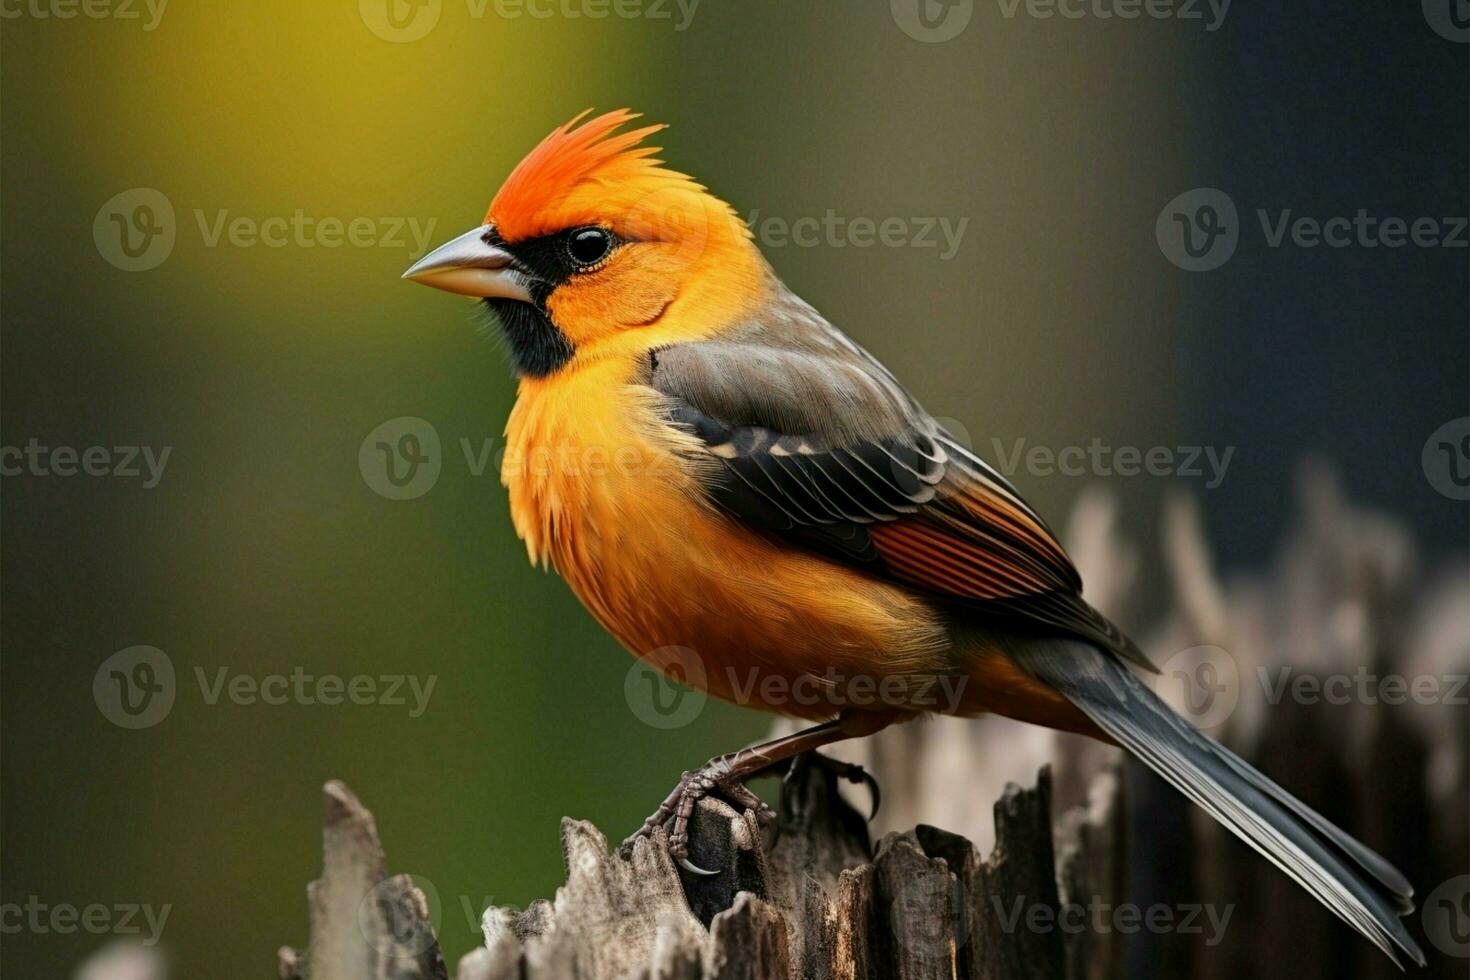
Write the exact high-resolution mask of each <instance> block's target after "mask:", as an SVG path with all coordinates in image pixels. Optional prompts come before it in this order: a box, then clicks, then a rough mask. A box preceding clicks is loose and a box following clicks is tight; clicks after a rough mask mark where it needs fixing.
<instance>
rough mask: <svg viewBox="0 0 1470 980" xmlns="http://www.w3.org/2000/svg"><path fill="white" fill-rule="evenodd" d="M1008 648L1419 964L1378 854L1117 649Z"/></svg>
mask: <svg viewBox="0 0 1470 980" xmlns="http://www.w3.org/2000/svg"><path fill="white" fill-rule="evenodd" d="M1012 655H1013V656H1014V657H1015V659H1016V661H1017V662H1018V663H1019V664H1021V666H1022V667H1024V668H1025V669H1026V670H1028V671H1030V672H1031V673H1032V674H1033V675H1034V676H1036V677H1037V678H1038V679H1040V680H1042V681H1045V682H1046V683H1047V684H1050V685H1051V686H1052V687H1054V688H1056V689H1057V690H1058V691H1060V692H1061V693H1062V694H1063V695H1064V696H1065V697H1066V698H1067V700H1069V701H1071V702H1072V703H1073V704H1075V705H1076V706H1077V707H1078V708H1080V709H1081V710H1082V712H1083V713H1084V714H1086V715H1087V716H1088V717H1089V718H1091V719H1092V720H1093V721H1094V722H1096V723H1097V725H1098V727H1099V728H1101V729H1102V730H1103V731H1105V732H1107V733H1108V734H1109V735H1110V736H1112V737H1113V739H1114V740H1116V741H1117V742H1118V744H1119V745H1122V746H1123V747H1124V748H1126V749H1128V750H1129V751H1130V752H1132V753H1133V754H1134V755H1136V756H1138V758H1139V759H1141V760H1142V761H1143V762H1144V763H1145V764H1147V765H1148V767H1149V768H1150V769H1152V770H1153V771H1154V772H1156V773H1158V774H1159V775H1160V776H1162V777H1163V778H1164V779H1166V780H1168V781H1169V782H1170V783H1171V784H1173V786H1174V787H1175V788H1176V789H1178V790H1179V791H1180V792H1181V793H1183V794H1184V795H1185V796H1187V797H1189V798H1190V799H1191V800H1193V801H1194V802H1195V803H1197V804H1199V805H1200V806H1201V807H1203V808H1204V810H1205V811H1206V812H1207V813H1209V814H1210V816H1212V817H1214V818H1215V819H1216V820H1218V821H1220V822H1221V823H1222V824H1224V825H1225V826H1226V827H1228V828H1229V829H1230V831H1231V832H1232V833H1234V834H1235V835H1236V836H1238V837H1240V838H1241V839H1242V840H1244V841H1245V842H1246V843H1247V844H1249V845H1250V846H1251V847H1253V848H1255V849H1256V850H1257V851H1259V852H1260V853H1262V854H1264V855H1265V856H1266V857H1267V858H1269V859H1270V860H1271V862H1272V863H1273V864H1275V865H1276V866H1277V867H1278V868H1280V869H1281V870H1282V871H1285V872H1286V873H1287V874H1288V875H1290V876H1291V878H1292V879H1293V880H1295V881H1296V882H1297V883H1298V884H1300V885H1301V886H1302V887H1303V888H1305V889H1306V890H1307V891H1309V892H1311V893H1312V895H1313V896H1314V897H1315V898H1316V899H1317V900H1318V901H1319V902H1321V903H1322V904H1323V905H1325V906H1327V907H1328V908H1329V909H1331V910H1332V911H1333V912H1335V913H1336V914H1337V915H1338V916H1339V917H1341V918H1342V920H1343V921H1345V922H1346V923H1347V924H1348V925H1350V926H1352V927H1353V928H1354V929H1356V930H1358V931H1359V932H1361V933H1362V934H1363V935H1364V936H1366V937H1367V938H1368V939H1369V940H1371V941H1372V942H1373V943H1374V945H1376V946H1377V947H1378V948H1379V949H1381V950H1383V951H1384V952H1385V953H1387V954H1388V955H1389V957H1390V958H1392V959H1393V961H1394V963H1396V964H1398V965H1399V966H1400V967H1402V966H1403V963H1402V961H1401V960H1400V959H1399V955H1398V952H1399V951H1400V950H1401V951H1402V952H1403V953H1404V954H1405V955H1407V956H1408V957H1409V959H1411V960H1413V961H1414V962H1415V963H1417V964H1418V965H1420V966H1423V965H1424V954H1423V952H1421V951H1420V949H1419V947H1418V945H1417V944H1416V943H1415V942H1414V940H1413V939H1412V938H1411V937H1410V936H1409V934H1408V932H1407V931H1406V930H1405V929H1404V927H1403V924H1402V923H1401V922H1399V916H1400V915H1404V914H1407V913H1409V912H1411V911H1413V901H1412V899H1413V895H1414V891H1413V889H1412V888H1411V887H1410V886H1409V882H1408V881H1407V880H1406V879H1405V878H1404V876H1403V875H1402V874H1400V873H1399V872H1398V870H1397V869H1395V868H1394V867H1393V865H1391V864H1389V863H1388V862H1387V861H1386V860H1384V859H1383V858H1382V857H1381V856H1380V855H1378V854H1376V853H1374V852H1373V851H1371V850H1369V849H1368V848H1367V847H1365V846H1363V845H1362V844H1361V843H1359V842H1358V841H1356V840H1354V839H1353V838H1352V837H1350V836H1348V834H1347V833H1345V832H1344V831H1343V830H1341V829H1340V828H1338V827H1335V826H1333V825H1332V824H1331V823H1330V822H1328V820H1327V819H1326V818H1325V817H1323V816H1322V815H1321V814H1319V813H1317V812H1316V811H1314V810H1313V809H1312V808H1311V807H1309V806H1307V805H1306V804H1305V803H1303V802H1301V801H1300V800H1298V799H1297V798H1296V797H1294V796H1292V795H1291V794H1290V793H1288V792H1286V790H1284V789H1282V788H1281V787H1280V786H1277V785H1276V784H1275V783H1273V782H1272V781H1271V780H1270V779H1268V778H1267V777H1266V776H1265V775H1263V774H1262V773H1260V772H1258V771H1257V770H1256V769H1254V768H1252V767H1251V766H1250V764H1249V763H1247V762H1246V761H1245V760H1243V759H1241V758H1240V757H1239V756H1237V755H1236V754H1235V753H1233V752H1231V751H1230V750H1229V749H1227V748H1225V747H1224V746H1223V745H1220V744H1219V743H1218V742H1216V741H1214V740H1213V739H1211V738H1210V737H1209V736H1207V735H1205V734H1203V733H1201V732H1200V731H1198V730H1197V729H1195V728H1194V727H1193V726H1192V725H1190V724H1189V723H1188V722H1186V721H1184V719H1182V718H1180V717H1179V716H1178V715H1176V714H1175V713H1174V712H1173V711H1172V710H1171V709H1170V708H1169V706H1168V705H1166V704H1165V703H1164V702H1163V701H1161V700H1160V699H1159V697H1158V696H1157V695H1155V694H1154V692H1153V691H1151V690H1149V688H1148V687H1147V686H1145V685H1144V684H1143V683H1142V682H1141V681H1140V680H1139V679H1138V678H1137V677H1135V676H1134V675H1133V674H1132V673H1131V672H1130V671H1129V670H1128V668H1127V667H1125V666H1123V664H1122V663H1120V662H1119V661H1118V660H1117V658H1115V657H1113V656H1111V655H1109V654H1105V653H1103V652H1101V651H1099V650H1097V649H1096V648H1094V647H1092V646H1089V645H1087V644H1084V643H1079V642H1075V641H1070V640H1057V641H1051V642H1047V643H1036V644H1034V645H1031V646H1028V647H1027V648H1026V649H1023V650H1019V651H1013V654H1012Z"/></svg>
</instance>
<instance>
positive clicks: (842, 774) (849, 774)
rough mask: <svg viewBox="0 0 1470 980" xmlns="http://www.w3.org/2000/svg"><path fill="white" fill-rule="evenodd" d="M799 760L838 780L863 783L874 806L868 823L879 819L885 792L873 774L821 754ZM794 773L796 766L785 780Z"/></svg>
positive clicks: (851, 763) (808, 755) (858, 766)
mask: <svg viewBox="0 0 1470 980" xmlns="http://www.w3.org/2000/svg"><path fill="white" fill-rule="evenodd" d="M799 758H801V759H809V760H810V761H812V762H813V763H815V764H817V765H819V766H821V767H822V768H823V769H826V770H827V771H828V772H830V773H832V774H833V775H835V776H836V777H837V778H838V779H845V780H847V781H848V782H850V783H862V784H863V785H864V786H866V787H867V788H868V796H869V798H870V799H871V800H872V806H871V808H870V810H869V812H868V822H869V823H871V822H872V821H873V820H875V819H876V818H877V816H878V807H880V806H881V805H882V804H883V792H882V790H880V789H879V788H878V780H877V779H875V778H874V777H873V774H872V773H870V772H868V770H866V769H864V768H863V767H862V766H860V765H858V764H857V763H856V762H843V761H842V760H841V759H834V758H832V757H831V756H830V755H823V754H822V753H820V752H808V753H806V754H805V755H802V756H800V757H799ZM794 761H795V760H793V762H794ZM793 772H795V765H793V766H792V768H791V769H790V770H788V771H787V773H786V776H785V778H786V779H790V778H791V775H792V773H793Z"/></svg>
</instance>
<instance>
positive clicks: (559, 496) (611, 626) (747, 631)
mask: <svg viewBox="0 0 1470 980" xmlns="http://www.w3.org/2000/svg"><path fill="white" fill-rule="evenodd" d="M632 375H633V370H632V365H631V363H629V362H624V361H618V360H612V359H607V360H602V361H598V362H594V363H591V364H587V365H582V366H579V367H576V368H575V369H572V370H570V371H568V372H563V373H562V374H559V375H557V376H556V377H555V378H553V379H549V380H547V381H527V382H523V383H522V387H521V394H520V398H519V400H518V402H517V404H516V407H515V410H514V411H513V413H512V415H511V419H510V422H509V425H508V427H507V436H508V447H507V453H506V458H505V464H504V467H503V469H502V479H503V480H504V482H505V484H506V486H507V487H508V488H509V490H510V500H511V515H512V518H513V520H514V522H515V526H516V530H517V532H518V533H519V534H520V536H521V537H522V538H523V539H524V540H525V542H526V546H527V549H528V550H529V552H530V555H531V559H532V560H533V561H535V562H540V563H546V562H549V563H550V564H552V565H553V566H554V567H555V568H556V570H557V571H558V572H559V573H560V574H561V575H562V577H563V578H565V579H566V581H567V582H568V584H570V585H571V587H572V590H573V591H574V592H575V593H576V594H577V596H578V597H579V598H580V599H581V600H582V602H583V604H585V605H586V606H587V608H588V609H589V610H590V611H591V612H592V614H593V615H594V616H595V617H596V618H597V620H598V621H599V622H600V623H601V624H602V625H603V626H604V627H605V628H606V629H607V630H608V631H609V632H611V633H612V634H613V635H614V636H615V637H617V639H618V640H619V641H620V642H621V643H622V644H623V645H624V646H626V647H627V648H628V649H629V650H630V651H631V652H632V653H633V654H634V655H636V656H639V657H643V658H645V659H649V661H650V662H651V663H660V662H661V658H660V656H659V651H662V650H664V649H665V648H669V647H682V648H685V649H686V650H688V651H692V652H693V654H694V655H695V656H696V657H697V662H698V665H699V667H698V668H697V669H696V670H695V671H694V680H695V681H699V680H700V678H699V676H698V675H699V674H700V673H702V674H703V678H702V681H703V682H702V683H701V684H700V685H699V686H702V687H704V688H705V689H706V690H708V691H709V692H710V693H711V694H714V695H715V696H717V697H721V698H725V699H726V700H731V701H737V702H739V703H742V704H747V705H748V706H751V707H758V708H763V709H766V710H771V711H777V712H780V713H782V714H789V715H794V716H798V717H808V718H824V717H829V716H831V714H832V713H833V711H834V710H835V709H839V708H841V707H864V705H855V704H852V703H850V702H852V701H853V700H854V699H862V698H869V699H875V700H876V705H875V708H876V709H881V708H883V707H885V702H883V701H882V700H881V698H885V697H886V698H902V697H904V696H905V695H904V694H903V693H902V692H904V691H906V690H908V688H907V687H906V686H905V685H906V684H907V683H908V679H909V678H914V677H918V678H920V679H919V683H926V681H924V679H923V678H924V677H925V676H927V677H932V676H933V675H937V674H941V673H947V672H950V671H952V670H953V668H952V666H951V665H950V661H949V658H948V655H947V650H948V648H949V643H948V639H947V637H946V636H945V632H944V629H943V627H942V625H941V624H940V622H939V621H938V619H937V617H936V616H935V615H934V614H933V612H932V610H931V609H930V607H929V606H928V605H927V604H926V603H925V602H924V601H923V600H922V599H921V598H919V597H918V596H916V595H914V594H912V593H910V592H908V591H907V590H905V589H902V588H900V587H897V586H891V585H887V584H884V583H881V582H878V581H875V580H873V579H871V578H869V577H867V576H865V575H862V574H861V573H858V572H856V571H852V570H849V569H846V568H843V567H841V566H838V565H834V564H832V563H829V562H826V561H823V560H822V559H820V558H817V557H815V556H811V555H807V554H804V553H801V552H797V551H793V550H791V549H788V548H783V547H781V546H780V545H779V544H777V543H774V542H772V541H769V540H767V539H766V538H764V537H761V536H759V535H757V534H755V533H753V532H751V531H749V530H747V529H745V528H743V527H741V526H739V525H737V524H736V523H734V522H733V521H731V520H730V519H728V518H726V517H725V516H724V515H722V514H720V513H719V512H717V511H716V510H714V509H713V508H712V507H711V506H710V505H709V504H707V503H706V502H705V501H704V500H703V497H702V495H701V493H700V490H699V484H698V477H699V475H700V470H701V467H703V466H713V465H716V464H715V462H714V461H713V460H711V459H710V458H709V457H708V456H707V455H706V454H704V452H703V450H702V449H701V448H700V447H699V445H698V444H697V443H696V442H695V441H694V440H693V439H692V437H688V436H685V435H682V434H680V433H678V432H676V431H674V430H671V429H669V428H668V427H666V426H664V425H663V424H662V423H661V422H660V421H659V415H658V412H657V405H658V399H659V396H658V395H657V393H655V392H653V391H652V390H651V389H648V388H646V387H643V386H641V385H637V384H634V383H631V382H630V379H631V378H632ZM687 656H688V655H687V654H686V655H685V657H686V659H687ZM885 679H888V680H885ZM927 683H932V681H928V682H927ZM884 684H886V689H885V692H884V693H882V694H879V693H878V688H879V686H880V685H884ZM886 706H887V707H892V705H886Z"/></svg>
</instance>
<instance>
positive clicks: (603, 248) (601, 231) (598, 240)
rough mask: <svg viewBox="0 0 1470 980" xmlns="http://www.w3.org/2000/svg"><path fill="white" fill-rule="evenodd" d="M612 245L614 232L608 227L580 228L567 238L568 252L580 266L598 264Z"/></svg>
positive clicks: (605, 256) (610, 249)
mask: <svg viewBox="0 0 1470 980" xmlns="http://www.w3.org/2000/svg"><path fill="white" fill-rule="evenodd" d="M612 247H613V236H612V232H610V231H608V230H607V229H606V228H595V227H594V228H578V229H577V230H576V231H574V232H572V234H571V235H570V237H568V238H567V252H568V253H569V254H570V255H571V257H572V261H573V262H574V263H576V264H577V265H578V266H589V265H596V264H597V263H599V262H601V261H602V260H603V259H605V258H607V255H608V253H609V252H611V251H612Z"/></svg>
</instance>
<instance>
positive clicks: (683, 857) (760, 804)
mask: <svg viewBox="0 0 1470 980" xmlns="http://www.w3.org/2000/svg"><path fill="white" fill-rule="evenodd" d="M749 751H750V750H744V751H742V752H732V753H730V754H729V755H722V756H716V757H715V758H713V759H711V760H710V761H709V762H707V763H705V764H704V766H702V767H701V768H699V769H696V770H694V771H693V772H686V773H684V774H682V775H681V776H680V777H679V782H678V785H676V786H675V787H674V791H673V792H672V793H670V794H669V795H668V797H667V798H666V799H665V800H664V801H663V802H662V803H660V804H659V805H658V809H657V810H655V811H653V814H652V815H651V816H650V817H649V818H648V819H647V820H645V821H643V826H641V827H639V828H638V830H637V831H635V832H634V833H633V835H632V836H631V837H629V838H628V839H627V840H625V841H623V843H622V847H621V848H620V850H622V852H623V853H624V854H628V853H630V852H631V851H632V849H633V844H634V842H635V841H637V840H638V839H639V838H640V837H651V836H653V832H654V830H656V829H657V828H659V827H662V826H665V825H668V828H669V856H670V857H672V858H673V859H674V860H675V861H676V862H677V863H678V865H679V866H680V867H681V868H683V869H684V870H685V871H688V872H690V873H691V874H697V875H704V876H712V875H717V874H719V872H718V871H710V870H707V869H705V868H701V867H699V865H697V864H695V863H694V862H693V861H690V860H689V820H690V817H691V816H693V814H694V807H695V806H696V805H698V803H699V801H700V800H702V799H703V798H704V797H706V796H709V795H710V794H711V793H717V794H718V795H720V796H723V797H724V798H725V799H727V800H729V801H730V802H731V803H734V804H735V805H736V806H738V807H741V808H743V809H746V810H750V811H752V812H753V813H754V814H755V816H756V819H757V820H759V821H760V822H761V823H762V824H765V823H769V822H771V821H772V820H774V819H776V811H774V810H772V809H771V807H770V806H769V805H767V803H766V801H765V800H762V799H761V798H760V797H759V796H756V795H755V793H753V792H751V791H750V789H749V787H747V786H746V785H745V781H746V780H747V779H751V778H753V777H754V776H757V775H760V773H761V771H762V770H763V769H765V768H768V767H767V766H762V767H760V768H759V769H752V767H751V766H750V764H749Z"/></svg>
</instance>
